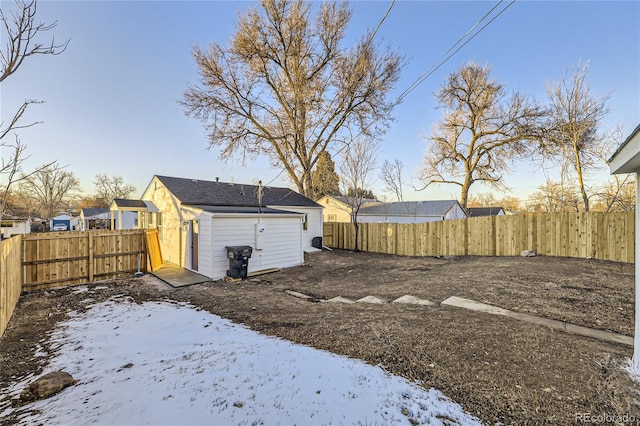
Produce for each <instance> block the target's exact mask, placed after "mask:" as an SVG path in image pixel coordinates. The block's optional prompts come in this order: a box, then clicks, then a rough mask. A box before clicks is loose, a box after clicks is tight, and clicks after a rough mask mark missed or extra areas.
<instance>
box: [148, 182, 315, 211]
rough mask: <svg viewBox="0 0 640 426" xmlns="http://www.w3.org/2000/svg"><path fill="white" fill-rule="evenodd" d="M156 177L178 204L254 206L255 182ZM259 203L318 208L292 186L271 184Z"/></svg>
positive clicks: (256, 200) (256, 196) (255, 203)
mask: <svg viewBox="0 0 640 426" xmlns="http://www.w3.org/2000/svg"><path fill="white" fill-rule="evenodd" d="M156 177H157V178H158V179H159V180H160V182H162V183H163V184H164V185H165V186H166V187H167V189H168V190H169V191H171V193H172V194H173V195H175V197H176V198H177V199H178V200H179V201H180V202H181V203H182V204H190V205H205V206H236V207H241V206H245V207H254V206H257V205H258V186H256V185H246V184H240V183H225V182H213V181H208V180H199V179H186V178H176V177H169V176H157V175H156ZM262 205H263V206H267V205H269V206H285V207H286V206H288V207H295V206H298V207H321V206H320V205H319V204H317V203H316V202H315V201H313V200H311V199H309V198H307V197H305V196H303V195H301V194H299V193H297V192H296V191H294V190H292V189H289V188H277V187H273V186H264V187H263V196H262Z"/></svg>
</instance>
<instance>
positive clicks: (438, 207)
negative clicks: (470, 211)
mask: <svg viewBox="0 0 640 426" xmlns="http://www.w3.org/2000/svg"><path fill="white" fill-rule="evenodd" d="M465 217H467V215H466V213H465V211H464V209H463V208H462V206H461V205H460V203H459V202H458V201H456V200H437V201H400V202H394V203H377V204H369V205H366V206H364V207H361V208H360V212H359V213H358V222H360V223H424V222H435V221H438V220H453V219H463V218H465Z"/></svg>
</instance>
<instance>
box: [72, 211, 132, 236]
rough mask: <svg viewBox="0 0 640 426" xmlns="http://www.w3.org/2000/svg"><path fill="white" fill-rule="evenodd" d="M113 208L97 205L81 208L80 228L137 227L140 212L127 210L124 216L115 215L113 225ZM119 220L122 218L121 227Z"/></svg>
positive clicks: (81, 229) (84, 229)
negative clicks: (98, 206) (112, 223)
mask: <svg viewBox="0 0 640 426" xmlns="http://www.w3.org/2000/svg"><path fill="white" fill-rule="evenodd" d="M111 219H112V217H111V210H110V209H104V208H97V207H84V208H82V209H81V210H80V220H79V222H78V229H79V230H80V231H88V230H90V229H135V228H136V223H137V221H138V213H137V212H130V211H125V212H123V213H122V218H121V219H119V218H118V217H115V215H114V218H113V220H114V226H111ZM119 220H122V227H120V226H119V225H120V223H119Z"/></svg>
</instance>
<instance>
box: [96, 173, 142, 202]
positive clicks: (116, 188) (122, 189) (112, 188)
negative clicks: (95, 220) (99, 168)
mask: <svg viewBox="0 0 640 426" xmlns="http://www.w3.org/2000/svg"><path fill="white" fill-rule="evenodd" d="M93 183H94V185H95V197H94V201H95V203H96V205H95V206H94V207H103V208H106V207H109V205H111V202H112V201H113V199H114V198H129V197H130V196H131V195H132V194H133V193H135V192H136V187H135V186H133V185H131V184H127V183H124V179H122V176H111V177H109V176H107V175H106V174H98V175H96V179H95V180H94V181H93Z"/></svg>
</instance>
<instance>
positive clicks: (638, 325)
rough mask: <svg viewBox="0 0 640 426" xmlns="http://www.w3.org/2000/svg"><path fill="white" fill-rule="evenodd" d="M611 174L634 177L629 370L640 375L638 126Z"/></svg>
mask: <svg viewBox="0 0 640 426" xmlns="http://www.w3.org/2000/svg"><path fill="white" fill-rule="evenodd" d="M609 169H610V171H611V174H625V173H634V174H635V175H636V244H635V261H636V262H635V263H636V304H635V305H636V318H635V338H634V342H633V347H634V350H633V361H632V365H631V368H632V370H633V371H634V373H636V374H640V215H639V214H638V212H639V211H640V125H638V127H636V128H635V129H634V131H633V132H631V134H630V135H629V137H628V138H627V139H625V141H624V142H622V144H621V145H620V147H619V148H618V150H617V151H616V152H615V154H613V156H612V157H611V158H610V159H609Z"/></svg>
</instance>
